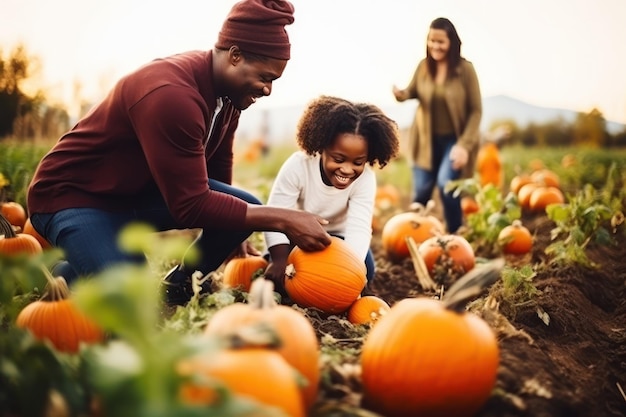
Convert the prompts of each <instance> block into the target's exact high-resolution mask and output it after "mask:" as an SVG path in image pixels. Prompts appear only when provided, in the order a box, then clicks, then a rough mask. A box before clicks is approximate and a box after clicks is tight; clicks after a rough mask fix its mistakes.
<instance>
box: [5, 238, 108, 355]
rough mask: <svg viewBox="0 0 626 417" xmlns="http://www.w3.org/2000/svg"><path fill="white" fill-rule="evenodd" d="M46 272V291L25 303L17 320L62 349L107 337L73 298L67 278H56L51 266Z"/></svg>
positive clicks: (72, 351)
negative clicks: (52, 273) (51, 273)
mask: <svg viewBox="0 0 626 417" xmlns="http://www.w3.org/2000/svg"><path fill="white" fill-rule="evenodd" d="M31 237H32V236H31ZM33 239H34V238H33ZM44 272H45V274H46V278H47V279H48V284H47V287H46V292H45V294H44V295H43V297H42V299H40V300H37V301H34V302H32V303H30V304H28V305H27V306H26V307H24V308H23V309H22V311H20V313H19V314H18V316H17V319H16V323H15V324H16V325H17V326H18V327H21V328H25V329H29V330H30V331H31V332H32V333H33V335H34V336H35V337H36V338H37V339H40V340H49V341H50V342H51V343H52V344H53V345H54V347H55V348H56V349H57V350H58V351H60V352H67V353H76V352H78V350H79V348H80V344H81V343H99V342H101V341H102V340H104V332H103V331H102V330H101V329H100V327H99V326H98V325H97V324H96V323H95V322H93V321H92V320H91V319H90V318H89V317H87V316H86V315H85V314H83V313H82V312H81V311H80V310H79V309H78V308H77V307H76V305H75V304H74V301H73V300H72V299H71V298H70V291H69V288H68V286H67V283H66V282H65V279H64V278H63V277H56V278H53V277H52V275H50V273H49V272H48V271H47V270H44Z"/></svg>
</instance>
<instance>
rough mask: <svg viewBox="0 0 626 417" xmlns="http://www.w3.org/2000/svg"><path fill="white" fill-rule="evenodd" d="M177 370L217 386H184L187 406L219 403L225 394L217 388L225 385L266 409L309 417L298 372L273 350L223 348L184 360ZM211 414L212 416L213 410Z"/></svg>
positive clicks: (192, 383)
mask: <svg viewBox="0 0 626 417" xmlns="http://www.w3.org/2000/svg"><path fill="white" fill-rule="evenodd" d="M177 371H178V372H179V374H180V375H181V376H187V377H191V376H194V375H195V376H196V378H198V377H204V378H207V379H208V382H209V383H213V384H214V386H211V385H208V384H198V383H196V382H194V381H193V380H191V381H189V382H188V383H186V384H184V385H183V386H182V387H181V392H180V397H181V399H182V401H183V402H185V403H186V404H193V405H197V406H203V405H216V404H219V401H220V395H221V393H220V391H219V390H217V389H216V388H217V387H218V386H223V387H225V388H226V389H228V390H229V391H230V392H231V393H232V394H234V395H235V396H237V397H241V398H247V399H250V400H253V401H257V402H258V403H259V404H260V405H262V406H269V407H276V408H278V409H279V410H281V411H282V412H283V413H285V414H286V415H288V416H292V417H305V416H306V411H305V408H304V403H303V401H302V396H301V395H300V391H299V387H298V377H297V372H295V371H294V368H292V367H291V366H290V365H289V364H288V363H287V361H286V360H285V358H283V357H282V356H281V355H280V354H279V353H278V352H277V351H275V350H272V349H270V348H263V347H248V346H242V347H238V348H226V349H220V350H219V351H218V352H213V351H212V352H210V353H209V354H204V355H199V356H196V357H192V358H188V359H185V360H183V361H181V362H180V363H179V364H178V366H177ZM207 415H211V411H210V410H209V409H207ZM250 415H264V414H260V413H259V414H254V413H250Z"/></svg>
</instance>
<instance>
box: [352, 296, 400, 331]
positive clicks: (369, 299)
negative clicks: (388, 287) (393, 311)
mask: <svg viewBox="0 0 626 417" xmlns="http://www.w3.org/2000/svg"><path fill="white" fill-rule="evenodd" d="M389 309H390V307H389V304H387V302H386V301H385V300H383V299H382V298H380V297H376V296H375V295H365V296H363V297H360V298H358V299H357V300H356V301H355V302H354V303H353V304H352V305H351V306H350V308H349V309H348V321H349V322H350V323H352V324H369V323H375V322H377V321H378V320H379V319H380V318H381V317H382V316H384V315H385V314H387V312H388V311H389Z"/></svg>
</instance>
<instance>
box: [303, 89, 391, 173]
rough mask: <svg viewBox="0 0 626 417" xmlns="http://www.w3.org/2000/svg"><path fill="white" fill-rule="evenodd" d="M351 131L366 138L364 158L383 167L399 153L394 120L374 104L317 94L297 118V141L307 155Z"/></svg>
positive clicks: (329, 144) (317, 151)
mask: <svg viewBox="0 0 626 417" xmlns="http://www.w3.org/2000/svg"><path fill="white" fill-rule="evenodd" d="M342 133H352V134H355V135H360V136H363V137H364V138H365V140H366V141H367V149H368V152H367V162H368V163H369V164H370V165H374V163H375V162H378V165H379V166H380V167H381V168H382V167H384V166H385V165H387V163H388V162H389V161H390V160H391V158H394V157H395V156H396V155H397V154H398V150H399V142H400V140H399V131H398V125H397V123H396V122H395V121H394V120H392V119H390V118H389V117H387V116H386V115H385V113H383V111H382V110H381V109H380V108H378V107H377V106H375V105H373V104H368V103H352V102H350V101H348V100H344V99H342V98H337V97H332V96H320V97H318V98H317V99H314V100H313V101H311V102H310V103H309V105H308V106H307V108H306V109H305V110H304V113H303V114H302V116H301V117H300V120H299V121H298V130H297V133H296V141H297V143H298V146H300V149H302V150H303V151H304V152H306V153H307V154H309V155H315V154H317V153H322V152H323V151H324V149H326V148H328V147H329V146H331V145H332V144H333V142H334V141H335V139H336V138H337V136H338V135H340V134H342Z"/></svg>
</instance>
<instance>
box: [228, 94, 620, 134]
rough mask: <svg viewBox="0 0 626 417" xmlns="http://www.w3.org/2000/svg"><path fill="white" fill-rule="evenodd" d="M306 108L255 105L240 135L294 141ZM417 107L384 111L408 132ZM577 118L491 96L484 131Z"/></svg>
mask: <svg viewBox="0 0 626 417" xmlns="http://www.w3.org/2000/svg"><path fill="white" fill-rule="evenodd" d="M304 106H305V105H304V104H302V105H293V106H284V107H276V108H262V109H260V108H254V106H253V107H251V108H250V109H249V110H246V111H244V112H243V113H242V115H241V121H240V127H239V130H238V134H239V136H241V137H242V138H243V139H244V140H245V139H246V138H248V139H255V138H256V137H258V136H259V135H260V132H262V131H263V129H267V135H268V138H269V140H270V142H281V141H283V140H288V139H291V138H293V136H294V133H295V129H296V124H297V122H298V118H299V117H300V115H301V114H302V111H303V110H304ZM416 106H417V102H416V101H414V100H412V101H410V102H405V103H396V104H393V105H388V106H383V107H382V109H383V110H384V111H385V112H386V113H387V114H388V115H389V116H390V117H391V118H393V119H394V120H396V121H397V122H398V125H399V126H400V128H401V129H404V128H408V127H409V126H410V125H411V122H412V120H413V116H414V115H415V108H416ZM577 115H578V112H577V111H574V110H567V109H558V108H550V107H540V106H535V105H532V104H528V103H526V102H523V101H521V100H517V99H515V98H512V97H509V96H505V95H498V96H491V97H485V98H484V99H483V118H482V122H481V129H482V130H483V131H485V130H487V128H488V127H489V126H490V125H491V124H492V123H493V122H494V121H497V120H502V119H511V120H514V121H515V122H516V123H517V125H518V126H520V127H524V126H527V125H528V124H529V123H537V124H542V123H547V122H551V121H554V120H559V119H562V120H564V121H566V122H573V121H574V120H575V119H576V116H577ZM607 130H608V131H609V132H610V133H612V134H615V133H619V132H623V131H624V130H626V125H624V124H622V123H617V122H613V121H607Z"/></svg>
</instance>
